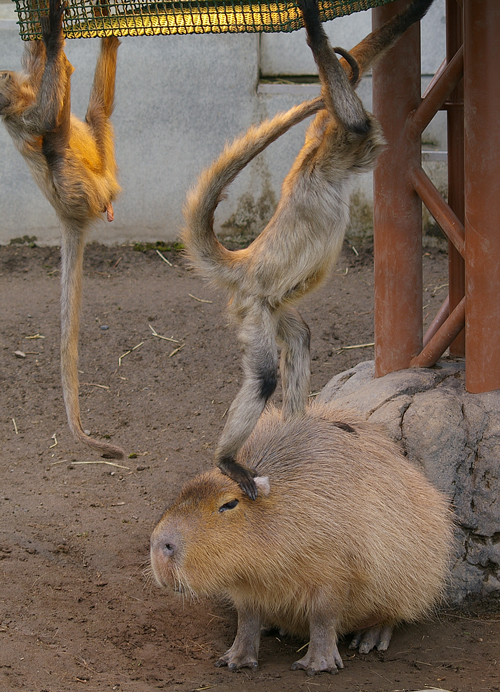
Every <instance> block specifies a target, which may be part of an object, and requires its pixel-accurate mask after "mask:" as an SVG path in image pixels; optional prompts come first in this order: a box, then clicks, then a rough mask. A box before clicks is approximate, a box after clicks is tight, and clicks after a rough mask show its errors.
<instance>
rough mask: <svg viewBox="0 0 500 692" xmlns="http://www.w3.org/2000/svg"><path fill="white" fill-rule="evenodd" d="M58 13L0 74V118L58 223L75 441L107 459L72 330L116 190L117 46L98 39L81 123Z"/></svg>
mask: <svg viewBox="0 0 500 692" xmlns="http://www.w3.org/2000/svg"><path fill="white" fill-rule="evenodd" d="M62 15H63V9H62V6H61V2H60V0H50V3H49V15H48V16H43V17H42V19H41V24H42V33H43V41H32V42H30V43H28V44H27V45H26V47H25V52H24V56H23V68H24V70H23V72H20V73H16V72H1V73H0V116H1V118H2V119H3V122H4V124H5V126H6V128H7V131H8V132H9V134H10V136H11V137H12V139H13V141H14V144H15V146H16V147H17V149H18V150H19V152H20V153H21V154H22V156H23V157H24V159H25V161H26V163H27V164H28V167H29V169H30V172H31V174H32V176H33V178H34V180H35V182H36V184H37V185H38V187H39V188H40V190H41V191H42V192H43V194H44V195H45V196H46V197H47V199H48V200H49V202H50V203H51V204H52V206H53V207H54V209H55V211H56V213H57V216H58V217H59V219H60V221H61V224H62V243H61V265H62V271H61V374H62V386H63V394H64V403H65V406H66V412H67V417H68V423H69V427H70V429H71V431H72V433H73V435H74V436H75V437H76V438H77V439H78V440H80V441H81V442H84V443H85V444H87V445H88V446H89V447H91V448H93V449H96V450H98V451H100V452H101V453H103V454H104V455H105V456H108V457H112V458H121V457H122V456H123V454H124V452H123V450H122V449H120V448H119V447H116V446H115V445H111V444H109V443H106V442H101V441H98V440H94V439H92V438H91V437H89V436H88V435H86V434H85V432H84V431H83V427H82V423H81V420H80V407H79V403H78V371H77V363H78V332H79V320H80V309H81V295H82V273H83V271H82V270H83V252H84V247H85V236H86V233H87V231H88V229H89V227H90V226H91V224H92V223H93V222H94V221H96V220H97V219H98V218H100V217H101V216H102V214H103V213H106V215H107V218H108V220H109V221H111V220H112V219H113V207H112V202H113V200H114V199H115V198H116V196H117V195H118V193H119V191H120V186H119V184H118V181H117V167H116V162H115V157H114V143H113V129H112V126H111V123H110V121H109V118H110V116H111V114H112V112H113V107H114V91H115V73H116V57H117V50H118V46H119V44H120V42H119V40H118V39H117V38H116V37H114V36H111V37H109V38H103V39H101V49H100V55H99V58H98V60H97V65H96V70H95V75H94V83H93V87H92V91H91V95H90V100H89V106H88V110H87V114H86V117H85V122H82V121H81V120H79V119H78V118H77V117H76V116H74V115H73V114H72V113H71V102H70V98H71V84H70V78H71V74H72V72H73V67H72V65H71V64H70V62H69V61H68V59H67V57H66V55H65V53H64V35H63V30H62Z"/></svg>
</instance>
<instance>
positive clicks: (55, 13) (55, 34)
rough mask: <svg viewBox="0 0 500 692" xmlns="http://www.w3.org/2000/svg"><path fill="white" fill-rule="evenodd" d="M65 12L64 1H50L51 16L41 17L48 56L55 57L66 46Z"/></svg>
mask: <svg viewBox="0 0 500 692" xmlns="http://www.w3.org/2000/svg"><path fill="white" fill-rule="evenodd" d="M63 11H64V8H63V2H62V0H49V15H48V16H47V15H44V16H43V17H41V20H40V23H41V26H42V37H43V42H44V43H45V47H46V49H47V55H48V56H52V57H54V56H56V55H57V54H58V52H59V51H61V50H62V47H63V44H64V34H63V30H62V19H63Z"/></svg>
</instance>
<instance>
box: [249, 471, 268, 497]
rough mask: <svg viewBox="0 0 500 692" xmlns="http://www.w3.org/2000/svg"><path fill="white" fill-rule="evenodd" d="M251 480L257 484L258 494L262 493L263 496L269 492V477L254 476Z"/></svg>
mask: <svg viewBox="0 0 500 692" xmlns="http://www.w3.org/2000/svg"><path fill="white" fill-rule="evenodd" d="M253 482H254V483H255V485H256V486H257V490H258V491H259V495H264V497H267V495H269V493H270V492H271V486H270V485H269V478H268V477H267V476H255V478H254V479H253Z"/></svg>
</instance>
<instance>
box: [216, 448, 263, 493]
mask: <svg viewBox="0 0 500 692" xmlns="http://www.w3.org/2000/svg"><path fill="white" fill-rule="evenodd" d="M217 466H218V467H219V468H220V470H221V471H222V473H223V474H224V475H225V476H229V478H231V480H233V481H234V482H235V483H237V484H238V485H239V486H240V488H241V490H242V491H243V492H244V493H245V495H248V497H249V498H250V499H251V500H256V499H257V494H258V490H257V486H256V484H255V481H254V476H255V475H256V474H255V472H254V471H251V470H250V469H247V468H246V467H245V466H242V465H241V464H238V463H237V462H236V461H234V459H232V458H230V457H225V458H222V459H220V460H219V462H218V463H217Z"/></svg>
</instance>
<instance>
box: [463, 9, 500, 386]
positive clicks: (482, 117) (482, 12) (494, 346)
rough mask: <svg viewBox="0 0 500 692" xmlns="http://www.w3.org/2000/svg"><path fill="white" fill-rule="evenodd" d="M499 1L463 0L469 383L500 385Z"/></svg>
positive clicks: (467, 371)
mask: <svg viewBox="0 0 500 692" xmlns="http://www.w3.org/2000/svg"><path fill="white" fill-rule="evenodd" d="M499 37H500V2H499V1H498V0H464V46H465V51H464V56H465V65H464V123H465V128H464V129H465V244H466V259H465V262H466V300H467V314H466V335H465V338H466V352H467V361H466V387H467V390H468V391H469V392H473V393H478V392H487V391H491V390H493V389H500V299H499V296H500V221H499V220H500V194H499V190H500V120H499V118H500V116H499V114H500V88H499V80H498V67H499V65H500V40H499Z"/></svg>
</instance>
